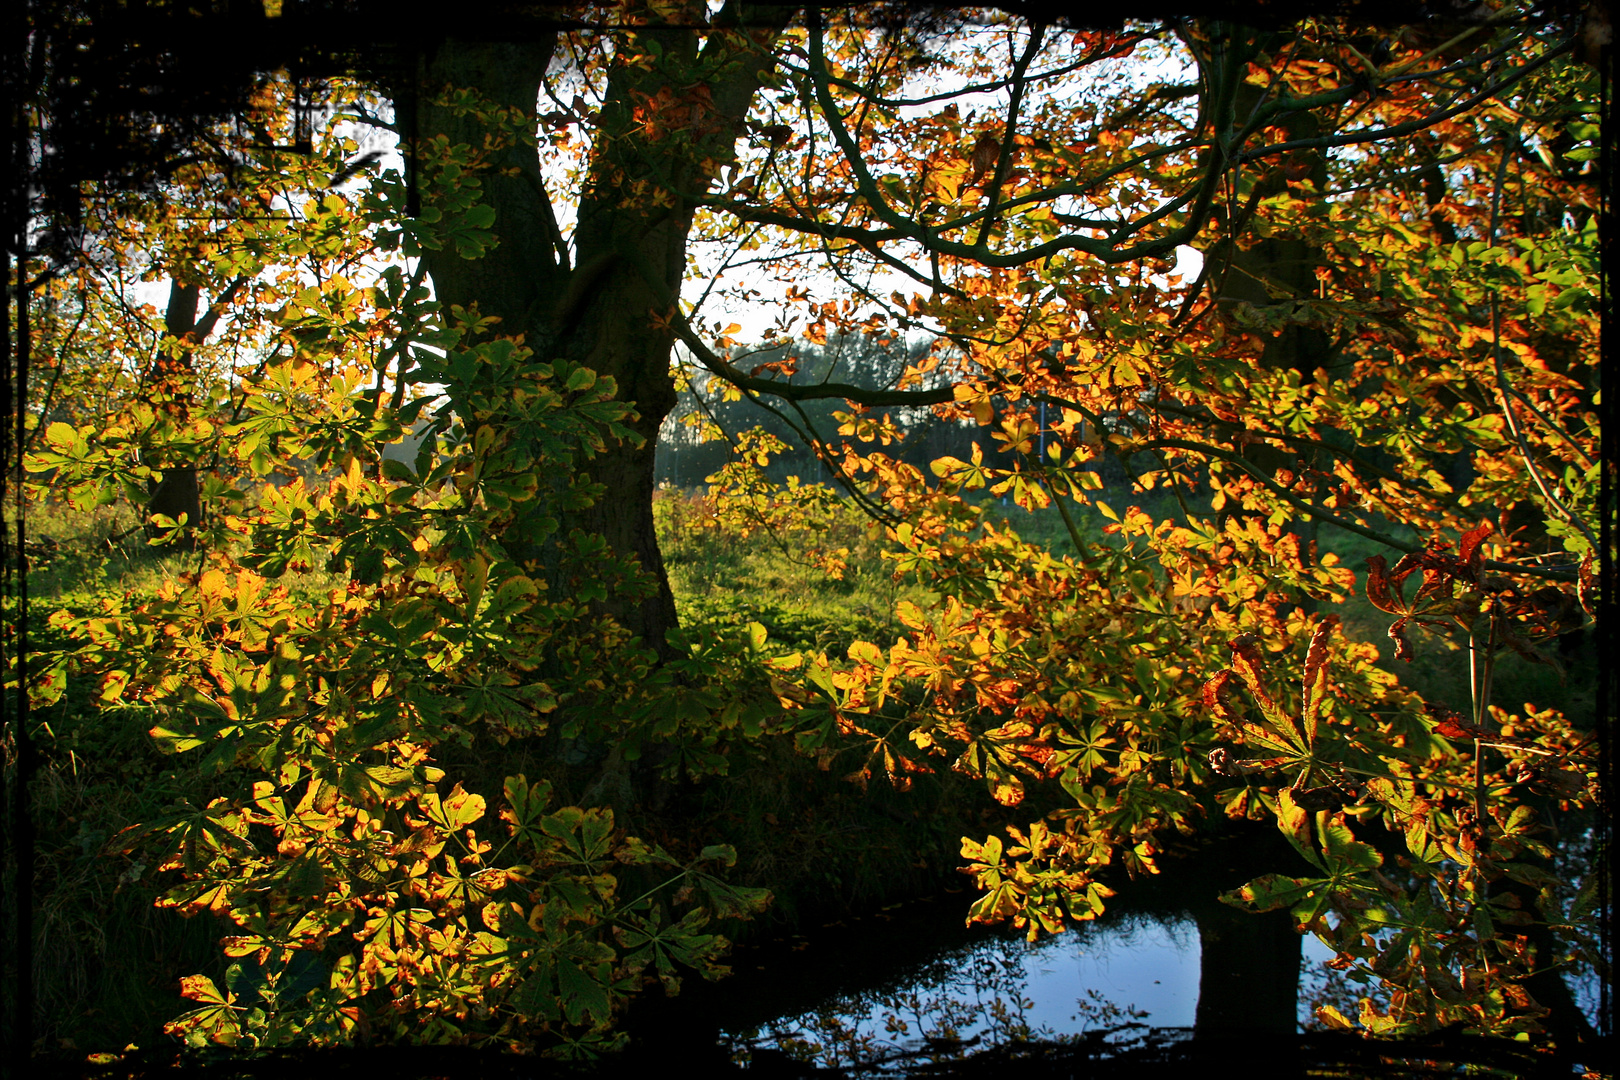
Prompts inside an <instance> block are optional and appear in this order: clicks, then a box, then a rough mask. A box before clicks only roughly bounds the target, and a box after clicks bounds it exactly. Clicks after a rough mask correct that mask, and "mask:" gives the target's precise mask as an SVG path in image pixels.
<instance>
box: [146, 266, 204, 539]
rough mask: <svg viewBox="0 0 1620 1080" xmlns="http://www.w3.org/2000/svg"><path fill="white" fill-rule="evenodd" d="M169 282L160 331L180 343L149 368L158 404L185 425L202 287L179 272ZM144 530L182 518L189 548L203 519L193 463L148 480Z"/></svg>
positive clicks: (167, 469)
mask: <svg viewBox="0 0 1620 1080" xmlns="http://www.w3.org/2000/svg"><path fill="white" fill-rule="evenodd" d="M178 273H179V272H178V271H176V277H175V278H174V280H173V281H172V282H170V285H169V303H168V307H167V308H166V309H165V310H164V313H163V329H164V332H165V333H166V334H167V335H168V336H169V337H172V338H174V339H175V340H176V341H177V342H179V343H180V348H179V350H178V351H177V352H176V353H174V354H172V355H169V354H165V355H161V356H159V358H158V360H157V363H156V365H155V366H154V370H153V373H152V390H153V395H152V396H153V398H154V399H155V403H156V405H157V407H158V409H159V410H160V411H162V412H164V413H167V414H168V416H169V417H170V419H171V420H172V421H173V422H174V423H176V424H177V425H178V424H183V423H184V422H185V421H186V420H187V418H188V417H189V416H190V413H191V400H192V380H193V378H194V375H195V372H194V370H193V367H192V356H191V348H190V346H191V345H192V344H194V343H195V341H196V339H197V337H198V333H197V331H198V326H197V306H198V304H199V303H200V301H201V299H202V290H201V289H200V288H199V287H198V286H197V285H195V284H192V283H190V282H185V281H182V280H181V279H180V277H179V276H178ZM146 490H147V500H146V532H147V534H148V535H152V536H155V535H157V534H158V532H159V529H158V528H157V525H156V524H155V522H154V521H153V518H154V517H155V516H156V515H158V514H162V515H164V516H166V517H169V518H172V519H173V520H175V521H179V520H180V519H181V518H182V517H183V518H184V519H185V523H186V526H187V530H188V531H187V532H186V533H185V534H183V535H182V536H180V537H178V538H177V539H176V540H175V542H176V543H178V544H180V545H182V546H184V547H188V548H189V547H190V546H191V545H192V543H193V540H192V534H191V532H190V530H192V529H195V528H196V527H197V526H199V525H201V524H202V487H201V485H200V484H199V483H198V478H197V469H196V467H195V464H191V465H184V464H175V465H169V466H166V467H164V468H163V469H162V470H161V472H160V474H159V476H158V478H157V479H154V480H150V481H148V482H147V489H146Z"/></svg>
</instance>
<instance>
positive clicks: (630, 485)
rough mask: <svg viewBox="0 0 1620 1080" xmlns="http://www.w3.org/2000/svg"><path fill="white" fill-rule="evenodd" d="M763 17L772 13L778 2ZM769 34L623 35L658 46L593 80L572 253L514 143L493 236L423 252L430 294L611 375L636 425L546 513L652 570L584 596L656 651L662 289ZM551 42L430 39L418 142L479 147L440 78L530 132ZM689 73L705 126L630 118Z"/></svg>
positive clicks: (490, 199)
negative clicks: (596, 95)
mask: <svg viewBox="0 0 1620 1080" xmlns="http://www.w3.org/2000/svg"><path fill="white" fill-rule="evenodd" d="M778 14H779V16H780V20H781V21H782V22H783V23H785V21H786V18H787V14H788V9H780V10H779V11H778ZM756 25H757V21H756ZM776 32H777V31H776V30H773V29H769V28H766V29H763V30H760V29H753V30H750V31H749V32H748V33H747V34H741V33H738V34H733V35H721V34H711V35H710V36H709V39H708V41H707V43H706V44H705V45H704V47H703V49H702V50H701V51H700V50H699V48H698V39H697V35H696V34H695V33H694V32H693V31H691V30H687V29H678V30H677V29H649V30H646V31H642V32H641V35H638V37H639V36H642V35H644V36H647V37H656V38H657V39H658V41H659V44H660V59H659V61H658V62H657V63H654V64H653V65H652V67H651V69H650V70H649V69H645V68H638V67H635V66H633V65H626V66H623V67H619V68H615V69H614V72H613V74H612V75H611V77H610V79H609V83H608V87H607V94H606V97H605V100H604V104H603V108H602V111H601V113H600V115H599V117H598V125H597V129H596V131H595V145H594V146H593V149H592V154H591V158H590V161H589V170H590V172H589V179H588V180H587V182H586V185H585V188H584V191H583V193H582V195H581V198H580V205H579V224H578V226H577V228H576V229H575V231H574V235H573V237H572V240H573V248H574V257H573V259H572V260H570V258H569V254H568V242H567V239H566V238H565V237H564V236H563V235H562V233H561V230H560V229H559V227H558V224H557V220H556V216H555V214H554V213H553V211H552V207H551V203H550V200H549V198H548V196H547V194H546V188H545V177H544V176H543V175H542V173H541V169H540V162H539V158H538V155H537V153H536V151H535V150H534V148H532V147H522V146H518V147H514V148H513V149H512V150H511V151H509V153H508V154H507V156H506V158H505V159H504V160H502V161H501V162H499V163H498V164H499V165H501V166H503V167H507V168H509V169H511V170H512V171H514V172H515V173H516V175H510V176H502V175H499V174H498V173H497V172H495V171H494V170H493V169H487V170H484V172H483V173H482V175H481V180H482V182H483V185H484V194H485V201H486V202H487V203H488V204H489V205H491V206H493V207H494V209H495V211H496V218H495V223H494V226H493V228H494V232H495V235H496V244H495V245H494V247H493V248H492V249H490V250H489V251H487V252H486V253H485V254H484V255H483V256H481V257H480V258H477V259H470V260H469V259H463V258H461V257H460V256H459V255H457V254H456V253H454V252H451V251H434V252H428V253H426V255H425V256H424V257H425V258H426V259H427V264H428V271H429V273H430V274H431V276H432V279H433V286H434V290H435V293H436V295H437V297H438V299H439V300H440V302H441V303H443V304H444V305H445V306H446V307H449V306H450V305H456V304H459V305H464V306H467V305H472V304H475V303H476V304H477V305H478V308H479V311H480V312H481V314H483V315H485V316H489V315H494V316H498V317H499V318H500V320H501V322H500V325H499V327H498V330H499V332H501V333H503V334H508V335H516V334H523V335H524V337H525V341H526V343H527V344H528V345H529V346H530V347H532V348H536V349H537V350H539V351H542V354H543V355H546V354H549V355H550V356H552V357H557V358H566V359H568V360H571V361H574V362H577V363H582V364H584V365H586V366H587V367H589V368H591V369H592V370H594V371H595V372H596V374H597V376H598V377H602V376H607V377H611V378H612V379H613V380H614V381H615V383H616V384H617V386H618V397H619V399H620V400H622V401H626V402H629V403H632V404H633V406H634V408H635V417H634V418H633V419H632V420H630V421H628V423H627V425H626V426H628V427H629V428H630V429H631V430H633V431H634V432H636V434H638V435H639V436H641V439H642V442H641V444H640V445H639V446H632V445H629V444H628V443H625V444H620V445H610V446H609V447H608V450H607V452H606V453H605V454H602V455H599V456H597V457H596V458H594V459H592V460H589V461H587V462H584V463H583V465H582V466H580V467H581V468H582V469H583V471H584V472H585V474H586V476H587V478H588V479H589V480H591V481H594V482H595V483H597V484H600V485H601V486H602V488H603V493H602V495H601V497H600V498H598V499H597V500H596V502H595V503H594V505H592V506H590V507H588V508H586V509H584V510H577V511H576V510H570V511H567V512H565V513H562V514H557V515H556V516H557V517H558V518H560V520H561V528H560V529H559V530H558V532H557V533H556V538H557V540H558V541H561V540H566V538H567V537H568V535H569V534H570V533H571V532H572V531H573V530H576V529H577V530H581V531H583V532H585V533H586V534H590V535H595V536H600V537H601V538H603V539H604V540H605V541H606V542H607V544H608V545H609V547H611V549H612V550H613V552H614V553H615V554H616V555H620V556H633V557H634V558H635V559H636V560H637V561H638V562H639V563H640V565H641V568H642V569H643V570H644V571H646V572H647V573H649V574H650V575H651V576H652V577H653V579H654V581H655V583H656V589H655V591H654V593H653V595H652V596H651V597H650V598H648V599H645V600H640V599H634V600H632V599H625V598H611V597H610V598H609V599H608V600H607V601H605V602H603V603H601V604H599V605H598V607H599V609H600V610H602V611H603V613H605V614H608V615H611V616H612V617H613V618H615V619H616V620H617V621H619V622H620V623H621V624H622V625H624V626H625V627H626V628H627V629H629V630H630V631H631V632H632V633H635V634H637V635H638V636H640V637H641V639H642V641H643V642H644V643H645V644H647V645H649V646H651V647H653V648H656V649H658V650H660V651H661V652H665V653H666V655H667V648H668V647H667V645H666V642H665V634H666V633H668V631H669V630H671V629H673V628H674V627H675V625H676V615H675V600H674V596H673V594H672V593H671V592H670V588H669V583H668V579H667V577H666V575H665V572H664V564H663V558H662V556H661V555H660V554H659V550H658V540H657V535H656V533H655V531H654V526H653V512H652V499H653V490H654V487H655V477H654V472H653V466H654V454H655V453H656V450H657V446H658V429H659V426H660V425H661V424H662V422H663V420H664V417H665V416H667V415H668V414H669V412H670V411H671V410H672V409H673V408H674V407H675V403H676V394H675V384H674V381H673V379H672V378H671V376H670V353H671V349H672V347H673V345H674V334H673V333H672V331H670V330H669V329H667V328H666V327H665V325H664V323H663V322H662V319H663V317H664V316H665V315H666V314H667V308H668V303H669V299H668V298H669V297H678V296H679V294H680V287H681V279H682V277H683V276H684V275H685V272H686V237H687V232H688V230H689V229H690V228H691V224H692V215H693V207H692V206H691V204H690V201H689V200H690V198H691V197H692V196H693V195H694V194H695V193H702V192H703V191H705V190H706V189H707V187H708V185H709V183H710V182H711V181H712V179H713V176H714V174H716V173H717V172H718V170H719V169H720V168H721V167H723V165H724V164H725V162H727V161H729V160H731V159H732V158H733V157H734V154H735V152H734V149H733V147H734V145H735V140H736V138H737V136H738V134H739V133H740V132H741V129H742V127H741V126H742V121H743V118H744V117H746V115H747V112H748V108H749V105H750V103H751V101H752V99H753V96H754V94H755V93H756V92H757V90H758V89H759V86H760V82H761V79H762V77H763V76H764V74H765V73H766V72H767V71H768V70H769V67H770V65H771V63H772V60H771V55H770V51H769V48H768V46H769V42H770V41H771V40H772V39H774V37H775V34H776ZM555 44H556V39H555V37H552V38H547V39H542V40H536V41H526V42H521V43H514V44H490V43H483V42H459V41H451V42H447V43H446V44H444V45H442V46H440V47H439V49H438V50H437V51H436V53H435V54H434V56H433V57H432V59H431V61H430V63H429V64H428V65H427V72H426V74H427V80H428V85H427V87H426V90H427V95H424V99H423V103H422V105H421V107H420V110H419V112H418V116H419V117H420V121H419V122H420V124H421V130H420V131H419V132H417V133H416V134H417V136H418V140H419V142H418V144H419V145H426V144H428V142H429V141H430V140H432V139H433V138H434V137H436V136H439V135H444V136H446V137H447V138H448V139H449V142H450V145H451V146H455V145H457V144H460V143H465V144H468V145H470V146H473V147H479V146H482V145H483V144H484V141H485V138H486V135H488V134H489V132H488V131H487V129H486V127H485V126H484V125H483V123H482V122H481V121H480V120H479V119H478V118H477V117H474V116H469V115H466V114H465V113H457V112H456V111H455V110H452V109H450V108H447V107H445V106H444V105H443V104H442V103H439V102H436V101H434V100H433V99H432V97H431V95H432V94H434V93H435V92H436V91H438V90H439V89H441V88H442V87H444V86H446V85H449V86H455V87H465V88H471V89H473V90H475V91H477V92H478V93H479V94H480V95H482V96H483V97H484V98H486V99H488V100H489V101H490V102H491V103H492V104H495V105H499V106H503V107H505V108H507V109H516V110H521V111H522V113H523V114H524V115H525V116H526V117H528V118H529V119H528V123H529V125H530V126H529V130H531V131H532V130H536V129H538V127H539V123H540V121H539V117H538V112H537V108H536V102H537V98H538V95H539V88H540V82H541V78H542V76H543V75H544V73H545V70H546V67H547V65H548V64H549V63H550V60H551V57H552V53H553V50H554V48H555ZM761 46H764V47H761ZM624 47H626V48H628V47H630V46H628V45H626V46H624ZM739 59H740V61H741V62H738V61H739ZM694 85H698V86H702V87H704V88H705V89H706V90H707V91H708V92H707V94H706V95H705V98H704V100H705V101H706V102H708V103H711V104H710V106H709V107H710V108H711V112H710V114H707V115H699V114H696V113H689V114H687V115H688V116H689V117H695V118H696V119H698V120H701V121H703V122H704V123H703V127H704V129H705V130H706V131H708V134H707V135H703V134H701V133H700V134H698V135H694V136H692V137H690V138H683V139H676V138H672V137H670V136H669V135H665V136H663V137H656V138H655V137H653V136H651V135H649V134H648V133H647V132H646V130H645V129H644V127H643V122H642V121H641V120H639V119H637V118H636V117H635V112H634V110H635V108H636V106H637V103H638V102H643V101H647V100H648V99H649V96H653V95H657V94H658V92H659V91H660V90H665V91H668V92H669V93H674V94H676V95H677V96H680V95H685V94H687V93H688V91H689V90H690V89H691V88H692V86H694ZM665 96H666V97H667V96H668V95H667V94H666V95H665ZM541 146H542V147H543V146H545V141H544V139H543V138H542V140H541ZM649 192H650V193H649ZM649 278H650V279H651V280H649ZM515 529H516V531H517V532H518V533H519V535H514V536H509V537H508V538H507V544H508V549H509V550H510V551H512V552H513V554H514V555H516V556H517V557H519V558H521V559H524V560H525V561H529V562H532V563H534V564H536V565H537V572H538V573H539V574H540V575H541V576H542V577H545V578H546V579H547V580H548V583H549V584H550V585H551V586H552V587H553V588H554V589H557V588H561V589H566V588H567V587H568V582H567V581H566V580H564V579H563V577H562V574H563V571H562V570H561V568H560V560H559V559H558V557H557V551H556V549H555V544H552V546H551V547H550V548H549V549H548V547H547V546H546V544H544V543H542V541H541V538H540V537H538V536H533V535H522V532H523V529H524V527H523V525H522V523H521V522H520V523H519V524H518V525H517V526H515Z"/></svg>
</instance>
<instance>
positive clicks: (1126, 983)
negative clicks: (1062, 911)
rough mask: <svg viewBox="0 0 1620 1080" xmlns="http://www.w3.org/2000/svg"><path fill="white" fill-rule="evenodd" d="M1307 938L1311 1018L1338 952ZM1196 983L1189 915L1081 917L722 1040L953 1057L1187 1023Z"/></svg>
mask: <svg viewBox="0 0 1620 1080" xmlns="http://www.w3.org/2000/svg"><path fill="white" fill-rule="evenodd" d="M1302 945H1303V953H1304V961H1305V962H1304V965H1303V970H1302V971H1301V978H1300V987H1299V989H1300V999H1301V1002H1302V1005H1301V1008H1300V1020H1301V1021H1302V1022H1303V1021H1305V1020H1306V1014H1307V1013H1308V1011H1309V1010H1308V1008H1307V1007H1306V1005H1305V1004H1303V1003H1304V1002H1307V1001H1309V1000H1310V999H1311V997H1312V996H1313V995H1312V993H1311V991H1312V990H1313V989H1314V986H1313V983H1315V982H1316V981H1318V973H1319V972H1321V971H1322V970H1323V969H1322V968H1321V962H1322V961H1323V960H1325V959H1328V958H1329V957H1330V956H1331V955H1332V954H1331V953H1330V952H1329V951H1328V950H1327V949H1326V948H1325V947H1324V946H1322V945H1321V944H1319V943H1318V942H1317V941H1316V940H1315V939H1314V938H1311V937H1308V938H1306V939H1305V940H1304V941H1303V942H1302ZM1199 980H1200V948H1199V935H1198V929H1197V926H1196V925H1195V924H1194V923H1193V921H1192V920H1190V919H1187V920H1183V921H1180V922H1173V923H1166V922H1158V921H1149V920H1146V919H1134V920H1119V921H1114V920H1110V921H1108V922H1106V923H1103V924H1085V925H1083V926H1082V927H1081V928H1080V929H1078V930H1071V931H1070V932H1068V933H1065V934H1061V935H1058V936H1056V937H1049V938H1043V939H1042V940H1041V941H1038V942H1036V943H1035V944H1033V945H1032V944H1029V943H1027V942H1025V941H1024V939H1023V938H1022V937H1008V936H1001V935H995V934H991V933H989V932H986V933H985V934H984V935H983V936H982V937H978V938H977V940H974V941H972V942H969V943H967V944H956V945H953V946H951V947H949V948H946V949H943V950H941V951H940V952H939V953H938V954H937V955H936V956H935V957H934V958H933V959H932V960H930V961H929V962H927V963H925V964H922V965H920V966H918V967H916V968H914V969H912V970H911V971H910V972H908V973H907V974H906V975H905V976H903V977H901V978H897V979H895V980H894V981H892V982H890V983H888V984H886V985H873V986H871V987H869V988H862V989H850V990H846V991H844V992H841V993H837V994H834V995H831V996H829V997H828V998H827V999H826V1000H824V1001H822V1002H821V1003H820V1004H819V1005H817V1006H816V1007H814V1008H811V1009H808V1010H805V1011H801V1012H795V1013H790V1014H787V1015H783V1016H780V1017H777V1018H775V1019H773V1020H771V1021H769V1022H767V1023H764V1024H761V1025H759V1026H757V1027H753V1028H749V1029H738V1028H729V1029H727V1030H725V1031H724V1033H723V1036H722V1040H723V1042H725V1043H727V1044H728V1045H729V1047H730V1048H731V1050H732V1051H733V1052H736V1053H738V1054H740V1055H743V1056H747V1055H748V1054H749V1053H750V1051H752V1050H767V1051H768V1052H769V1051H774V1052H777V1053H786V1054H787V1055H789V1056H791V1057H794V1058H797V1059H799V1060H801V1061H806V1062H814V1063H815V1064H816V1065H819V1066H835V1067H839V1068H846V1069H847V1068H850V1067H852V1066H855V1067H859V1066H862V1065H873V1064H876V1063H879V1062H883V1061H894V1062H895V1063H896V1064H898V1063H899V1062H898V1061H896V1060H895V1059H896V1058H897V1056H898V1055H904V1058H905V1061H906V1062H907V1063H924V1062H931V1061H946V1060H951V1059H953V1058H958V1057H961V1056H963V1055H965V1054H969V1053H972V1052H974V1051H976V1050H982V1049H984V1048H985V1047H987V1046H993V1045H997V1044H1000V1043H1005V1042H1014V1041H1019V1040H1028V1039H1034V1040H1042V1041H1060V1040H1065V1041H1078V1040H1081V1039H1086V1038H1088V1037H1089V1038H1111V1039H1112V1038H1128V1037H1130V1036H1131V1035H1132V1033H1141V1032H1143V1031H1145V1029H1147V1028H1149V1027H1151V1028H1188V1029H1190V1028H1191V1027H1192V1026H1193V1022H1194V1018H1195V1016H1196V1014H1197V1007H1198V990H1199ZM1109 1032H1112V1034H1106V1033H1109ZM1088 1033H1089V1036H1088ZM771 1056H774V1055H771Z"/></svg>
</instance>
